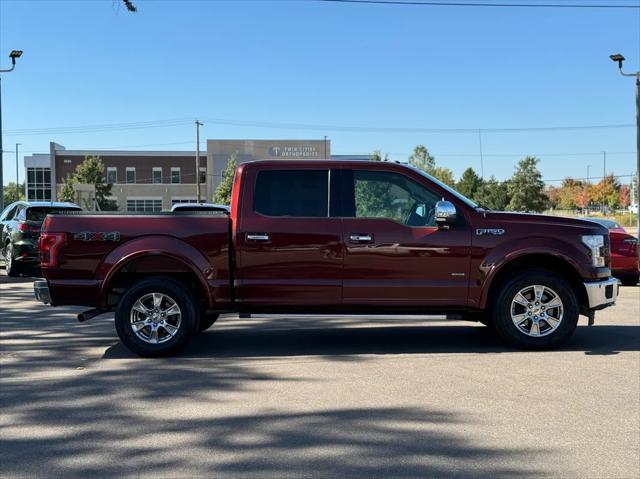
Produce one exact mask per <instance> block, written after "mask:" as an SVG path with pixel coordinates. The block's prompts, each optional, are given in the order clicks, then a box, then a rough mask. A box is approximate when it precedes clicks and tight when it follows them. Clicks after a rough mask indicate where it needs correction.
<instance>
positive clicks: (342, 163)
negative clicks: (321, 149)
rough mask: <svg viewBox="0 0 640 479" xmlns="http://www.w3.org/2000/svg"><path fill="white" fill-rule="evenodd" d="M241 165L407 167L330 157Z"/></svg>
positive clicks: (381, 162) (254, 162) (253, 162)
mask: <svg viewBox="0 0 640 479" xmlns="http://www.w3.org/2000/svg"><path fill="white" fill-rule="evenodd" d="M242 165H252V166H285V167H286V166H295V167H298V166H309V165H313V166H316V167H319V168H331V167H336V166H363V165H368V166H372V165H376V166H380V165H397V166H404V167H409V164H408V163H401V162H399V161H374V160H330V159H326V160H325V159H318V160H315V159H314V160H252V161H247V162H244V163H241V165H240V166H242Z"/></svg>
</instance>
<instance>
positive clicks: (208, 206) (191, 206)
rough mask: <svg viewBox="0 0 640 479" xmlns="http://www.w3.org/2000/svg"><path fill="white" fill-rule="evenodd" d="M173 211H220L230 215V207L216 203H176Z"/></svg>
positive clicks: (172, 208)
mask: <svg viewBox="0 0 640 479" xmlns="http://www.w3.org/2000/svg"><path fill="white" fill-rule="evenodd" d="M171 211H181V212H190V211H219V212H221V213H229V207H228V206H226V205H216V204H214V203H176V204H175V205H173V206H172V207H171Z"/></svg>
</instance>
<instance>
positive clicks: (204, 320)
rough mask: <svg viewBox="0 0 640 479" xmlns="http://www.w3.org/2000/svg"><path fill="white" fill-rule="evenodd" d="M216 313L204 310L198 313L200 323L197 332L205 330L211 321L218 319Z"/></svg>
mask: <svg viewBox="0 0 640 479" xmlns="http://www.w3.org/2000/svg"><path fill="white" fill-rule="evenodd" d="M218 316H219V315H218V314H215V313H209V312H204V313H202V314H201V315H200V324H199V325H198V332H200V333H201V332H203V331H206V330H207V329H209V328H210V327H211V326H213V323H215V322H216V321H217V320H218Z"/></svg>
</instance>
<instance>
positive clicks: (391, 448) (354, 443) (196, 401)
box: [0, 363, 554, 478]
mask: <svg viewBox="0 0 640 479" xmlns="http://www.w3.org/2000/svg"><path fill="white" fill-rule="evenodd" d="M143 372H144V374H139V371H136V370H116V371H109V372H105V371H102V372H101V371H94V372H93V373H91V374H85V375H83V376H82V377H80V378H66V379H63V380H61V381H57V382H56V383H55V389H52V388H51V384H50V383H49V382H47V381H40V382H36V383H20V384H16V385H11V387H10V388H6V389H5V390H4V391H2V392H1V393H0V395H1V396H2V403H3V411H4V414H5V415H9V416H8V417H11V418H12V421H11V427H9V428H5V433H4V434H3V436H2V449H1V450H2V457H3V473H4V474H7V475H8V476H12V475H14V474H15V475H26V476H48V477H82V478H87V477H109V476H113V477H133V476H135V477H167V476H171V477H221V476H225V477H252V478H253V477H255V478H258V477H259V478H264V477H273V478H276V477H277V478H279V477H362V478H372V477H394V478H425V477H438V478H452V477H491V478H535V477H541V476H543V475H544V471H541V470H539V469H538V467H540V466H538V465H539V464H547V463H549V462H552V461H553V460H554V458H553V457H550V456H553V454H554V452H553V449H543V448H540V447H538V446H535V445H532V447H530V448H527V449H526V450H522V449H515V448H500V449H496V448H490V447H485V446H483V445H482V444H478V443H476V442H473V441H471V440H470V439H469V438H467V437H465V435H462V434H457V433H453V432H452V430H460V431H463V430H464V428H465V425H469V424H471V423H473V421H474V419H472V418H465V417H460V416H458V415H456V414H453V413H447V412H442V411H434V410H429V409H425V408H403V407H397V408H385V407H371V408H360V409H358V408H355V409H349V408H335V409H329V410H317V411H316V410H312V411H305V412H297V413H296V412H292V413H289V412H286V413H285V412H279V411H278V412H274V411H264V412H261V413H257V414H247V415H244V414H234V412H233V411H229V414H225V416H224V417H215V416H214V417H210V416H209V417H202V416H201V415H199V414H194V413H193V412H191V413H190V412H189V410H186V411H184V412H181V411H180V410H178V409H174V407H176V406H177V404H178V403H174V399H175V397H176V396H180V399H181V400H182V401H183V402H182V403H181V404H182V405H183V406H184V405H185V404H187V405H189V404H190V405H191V406H190V410H192V408H193V407H194V406H193V405H200V406H203V407H204V408H203V409H202V411H205V414H206V405H207V404H208V403H213V402H215V403H219V401H221V400H222V397H224V394H225V393H226V392H229V391H231V390H238V389H248V388H250V387H252V386H251V385H252V381H255V380H261V381H270V380H272V379H273V378H271V377H269V376H267V375H256V373H255V372H253V371H251V370H250V369H247V368H242V367H238V366H234V365H230V364H226V365H216V366H214V367H213V368H211V369H206V368H205V369H201V370H198V369H195V368H192V367H189V368H181V367H179V366H176V365H172V364H169V363H165V364H164V367H163V368H158V369H145V370H144V371H143ZM284 387H286V386H284ZM269 389H270V387H269V386H267V390H269ZM328 393H329V392H328ZM74 398H78V399H77V400H75V399H74ZM185 401H186V402H185ZM451 426H453V427H451ZM487 427H489V426H488V425H487ZM33 428H38V429H37V430H38V431H39V434H33V433H32V432H33ZM447 428H448V430H445V429H447ZM25 431H29V433H26V434H25ZM531 457H536V461H531V460H530V459H531ZM176 474H177V476H176Z"/></svg>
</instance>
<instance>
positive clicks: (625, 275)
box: [587, 218, 640, 286]
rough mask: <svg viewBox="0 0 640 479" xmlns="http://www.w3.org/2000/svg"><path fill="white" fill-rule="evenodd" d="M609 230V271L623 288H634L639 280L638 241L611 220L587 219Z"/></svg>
mask: <svg viewBox="0 0 640 479" xmlns="http://www.w3.org/2000/svg"><path fill="white" fill-rule="evenodd" d="M587 219H588V220H589V221H594V222H596V223H598V224H601V225H602V226H604V227H605V228H607V229H608V230H609V238H610V240H611V271H612V273H613V276H615V277H616V278H618V279H619V280H620V281H621V282H622V284H624V285H625V286H635V285H636V284H638V281H639V280H640V265H639V264H638V263H639V260H638V239H637V238H636V237H635V236H632V235H630V234H629V233H627V232H626V230H625V229H624V228H623V227H622V226H620V225H619V224H618V223H616V222H615V221H613V220H608V219H604V218H587Z"/></svg>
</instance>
